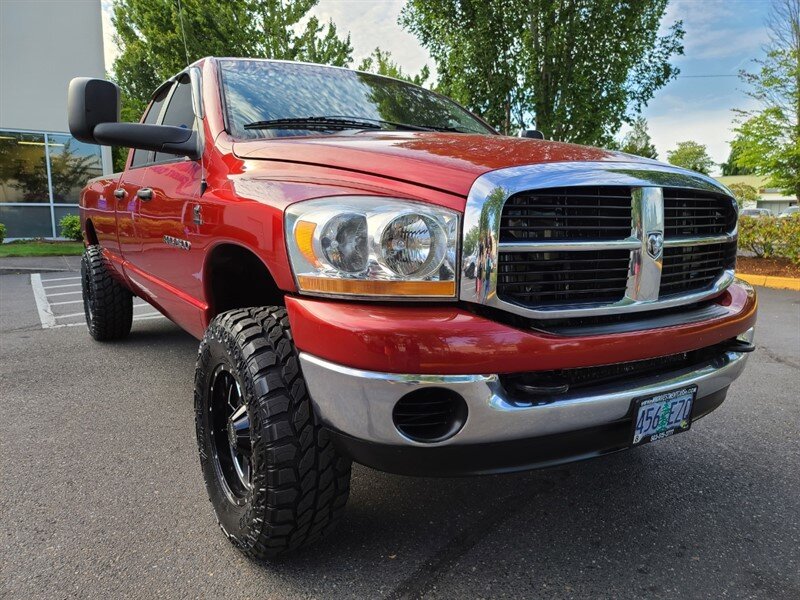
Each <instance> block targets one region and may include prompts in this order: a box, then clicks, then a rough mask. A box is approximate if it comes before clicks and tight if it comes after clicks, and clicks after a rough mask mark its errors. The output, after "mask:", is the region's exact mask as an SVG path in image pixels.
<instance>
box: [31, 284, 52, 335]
mask: <svg viewBox="0 0 800 600" xmlns="http://www.w3.org/2000/svg"><path fill="white" fill-rule="evenodd" d="M31 288H33V298H34V300H35V301H36V310H37V311H38V312H39V321H41V323H42V328H43V329H47V328H49V327H53V326H55V324H56V318H55V317H54V316H53V311H52V309H51V308H50V304H49V303H48V302H47V292H45V291H44V286H43V285H42V276H41V275H39V273H33V274H32V275H31Z"/></svg>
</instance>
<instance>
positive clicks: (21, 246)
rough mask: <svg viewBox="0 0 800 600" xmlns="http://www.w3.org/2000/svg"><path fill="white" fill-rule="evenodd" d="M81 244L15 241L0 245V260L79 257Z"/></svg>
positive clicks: (81, 251) (81, 249)
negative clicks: (15, 257)
mask: <svg viewBox="0 0 800 600" xmlns="http://www.w3.org/2000/svg"><path fill="white" fill-rule="evenodd" d="M81 254H83V242H50V241H47V240H17V241H13V242H8V243H7V244H0V258H5V257H8V256H80V255H81Z"/></svg>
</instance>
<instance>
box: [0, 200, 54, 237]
mask: <svg viewBox="0 0 800 600" xmlns="http://www.w3.org/2000/svg"><path fill="white" fill-rule="evenodd" d="M0 223H3V224H4V225H5V226H6V237H10V238H32V237H52V235H53V228H52V224H51V221H50V207H49V206H4V205H2V204H0Z"/></svg>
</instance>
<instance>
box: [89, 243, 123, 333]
mask: <svg viewBox="0 0 800 600" xmlns="http://www.w3.org/2000/svg"><path fill="white" fill-rule="evenodd" d="M81 283H82V285H83V310H84V313H85V314H86V325H87V327H88V328H89V334H90V335H91V336H92V337H93V338H94V339H96V340H97V341H100V342H106V341H111V340H120V339H122V338H124V337H126V336H127V335H128V334H129V333H130V332H131V324H132V323H133V294H131V292H130V290H128V289H127V288H126V287H125V286H123V285H122V284H121V283H119V282H118V281H117V280H116V279H114V277H113V276H112V274H111V271H110V270H109V268H108V266H107V265H106V261H105V259H104V258H103V252H102V250H101V249H100V246H89V247H87V248H86V250H84V252H83V258H82V259H81Z"/></svg>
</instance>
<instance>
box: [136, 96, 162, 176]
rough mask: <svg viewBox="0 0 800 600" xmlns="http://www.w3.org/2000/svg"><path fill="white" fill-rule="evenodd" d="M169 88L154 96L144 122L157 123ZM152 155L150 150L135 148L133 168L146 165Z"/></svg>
mask: <svg viewBox="0 0 800 600" xmlns="http://www.w3.org/2000/svg"><path fill="white" fill-rule="evenodd" d="M169 90H170V88H166V89H165V90H164V91H162V92H161V93H160V94H159V95H158V96H157V97H155V98H153V101H152V102H151V103H150V108H149V110H148V111H147V114H146V115H145V118H144V119H143V120H142V123H147V124H149V125H154V124H155V122H156V120H157V119H158V115H159V114H160V113H161V107H162V106H164V100H166V99H167V94H168V93H169ZM152 156H153V155H152V153H151V152H150V150H134V151H133V160H132V161H131V168H132V169H133V168H136V167H141V166H143V165H146V164H147V163H148V162H150V159H151V157H152Z"/></svg>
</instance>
